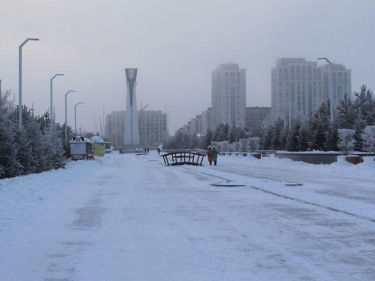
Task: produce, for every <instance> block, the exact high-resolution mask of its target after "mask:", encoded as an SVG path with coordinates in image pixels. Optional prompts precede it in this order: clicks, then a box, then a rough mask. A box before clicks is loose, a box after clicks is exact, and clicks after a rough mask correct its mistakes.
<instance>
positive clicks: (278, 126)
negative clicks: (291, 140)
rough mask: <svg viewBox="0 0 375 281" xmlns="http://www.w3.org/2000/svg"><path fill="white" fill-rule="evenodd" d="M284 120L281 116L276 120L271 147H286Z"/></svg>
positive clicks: (277, 148) (272, 130) (276, 148)
mask: <svg viewBox="0 0 375 281" xmlns="http://www.w3.org/2000/svg"><path fill="white" fill-rule="evenodd" d="M283 131H284V120H283V119H281V118H280V117H279V118H278V119H277V120H276V121H275V122H274V124H273V126H272V129H271V132H272V136H271V149H275V150H280V149H284V146H285V142H283V138H282V137H283Z"/></svg>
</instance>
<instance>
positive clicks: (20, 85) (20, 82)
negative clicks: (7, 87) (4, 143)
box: [18, 38, 39, 130]
mask: <svg viewBox="0 0 375 281" xmlns="http://www.w3.org/2000/svg"><path fill="white" fill-rule="evenodd" d="M30 40H31V41H39V39H38V38H27V39H26V40H25V41H23V43H22V44H21V45H20V46H19V47H18V58H19V59H18V65H19V70H18V97H19V102H18V125H19V129H20V130H21V128H22V47H23V45H25V44H26V43H27V42H28V41H30Z"/></svg>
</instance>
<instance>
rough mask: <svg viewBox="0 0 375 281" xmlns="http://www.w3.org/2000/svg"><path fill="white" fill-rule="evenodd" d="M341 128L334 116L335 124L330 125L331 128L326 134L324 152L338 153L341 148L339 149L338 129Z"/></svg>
mask: <svg viewBox="0 0 375 281" xmlns="http://www.w3.org/2000/svg"><path fill="white" fill-rule="evenodd" d="M338 128H339V125H338V121H337V117H336V116H334V118H333V122H331V123H330V126H329V128H328V130H327V132H326V141H325V143H324V150H325V151H337V150H339V148H338V147H337V142H338V140H339V139H338V133H337V129H338Z"/></svg>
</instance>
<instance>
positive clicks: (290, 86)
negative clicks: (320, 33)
mask: <svg viewBox="0 0 375 281" xmlns="http://www.w3.org/2000/svg"><path fill="white" fill-rule="evenodd" d="M329 78H330V66H329V64H326V65H322V66H317V62H315V61H306V59H304V58H279V59H277V61H276V67H274V68H272V70H271V100H272V116H273V118H277V117H289V116H291V117H292V118H293V117H297V116H311V115H312V114H313V113H314V112H315V111H316V110H318V109H319V106H320V105H321V104H322V103H323V102H327V100H328V99H329V96H330V93H329V89H330V88H329V80H330V79H329ZM332 86H333V87H332V101H331V102H332V103H333V108H335V107H336V106H337V105H338V103H339V101H340V100H341V99H342V98H343V97H344V95H345V94H347V95H348V96H350V95H351V91H352V87H351V70H350V69H346V68H345V66H343V65H341V64H333V65H332ZM288 119H290V118H288Z"/></svg>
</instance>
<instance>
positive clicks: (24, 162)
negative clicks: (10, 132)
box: [14, 128, 33, 175]
mask: <svg viewBox="0 0 375 281" xmlns="http://www.w3.org/2000/svg"><path fill="white" fill-rule="evenodd" d="M14 140H15V145H16V147H17V160H18V162H19V163H20V168H19V174H20V175H28V174H30V173H31V172H32V169H33V167H32V166H31V163H32V159H33V156H32V149H31V145H30V141H29V139H28V138H27V135H26V131H25V129H24V128H22V129H21V130H18V131H17V132H16V134H15V138H14Z"/></svg>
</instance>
